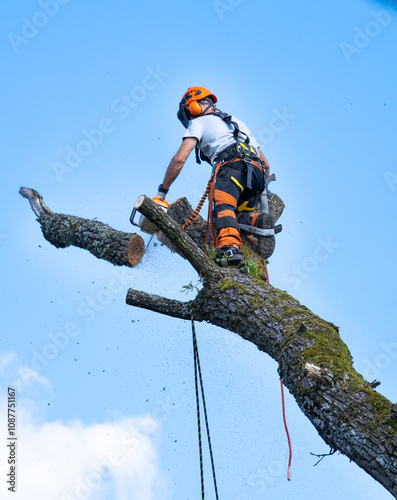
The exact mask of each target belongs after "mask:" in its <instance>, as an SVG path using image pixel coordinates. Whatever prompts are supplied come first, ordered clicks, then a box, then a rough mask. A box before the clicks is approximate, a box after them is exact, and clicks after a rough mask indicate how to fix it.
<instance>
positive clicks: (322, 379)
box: [39, 196, 397, 498]
mask: <svg viewBox="0 0 397 500" xmlns="http://www.w3.org/2000/svg"><path fill="white" fill-rule="evenodd" d="M40 198H41V197H40ZM278 206H279V207H280V206H281V205H278ZM136 208H137V209H138V210H139V211H140V212H141V213H142V214H143V215H144V216H145V217H146V218H147V219H148V220H149V221H150V222H152V223H153V224H155V225H156V227H157V228H158V230H159V232H158V233H157V234H159V235H160V236H161V237H162V238H163V240H164V241H167V242H169V244H170V245H171V246H172V248H174V249H176V250H177V251H178V253H180V254H181V255H183V256H184V258H186V259H187V260H189V262H190V263H191V264H192V266H193V267H194V269H195V270H196V271H197V272H198V274H199V275H200V277H201V278H202V281H203V288H202V289H201V290H200V291H199V292H198V294H197V296H196V297H195V298H194V299H193V300H192V301H190V302H180V301H176V300H170V299H167V298H165V297H160V296H157V295H151V294H148V293H145V292H142V291H137V290H133V289H129V290H128V293H127V298H126V302H127V303H128V304H130V305H133V306H137V307H142V308H145V309H148V310H151V311H155V312H158V313H161V314H166V315H168V316H173V317H177V318H181V319H189V318H190V317H191V315H193V317H194V318H195V320H197V321H207V322H210V323H212V324H214V325H217V326H221V327H223V328H226V329H228V330H230V331H232V332H235V333H237V334H238V335H240V336H241V337H242V338H244V339H246V340H248V341H250V342H253V343H254V344H255V345H256V346H257V347H258V348H259V349H260V350H261V351H264V352H266V353H268V354H269V355H270V356H272V358H274V359H275V360H276V361H277V362H278V363H279V373H280V376H282V378H283V381H284V384H285V385H286V386H287V387H288V389H289V391H290V392H291V394H292V395H293V396H294V397H295V399H296V401H297V403H298V405H299V407H300V408H301V410H302V411H303V413H304V414H305V415H306V416H307V417H308V418H309V419H310V421H311V422H312V423H313V425H314V426H315V428H316V429H317V431H318V433H319V434H320V436H321V437H322V438H323V439H324V441H325V442H326V443H327V444H328V445H329V446H330V447H331V449H332V450H338V451H340V452H341V453H343V454H344V455H346V456H347V457H349V458H350V459H351V460H353V461H354V462H355V463H356V464H357V465H358V466H359V467H361V468H362V469H364V470H365V471H366V472H367V473H368V474H370V475H371V476H372V477H373V478H374V479H376V480H377V481H379V482H380V483H381V484H382V485H383V486H384V487H385V488H386V489H387V490H388V491H389V492H390V493H391V494H392V495H393V496H394V497H396V498H397V479H396V478H397V409H396V408H397V406H396V405H393V404H392V403H391V402H390V401H389V400H388V399H387V398H385V397H384V396H382V395H381V394H379V393H377V392H376V391H375V390H374V388H373V387H372V385H371V384H370V383H369V382H367V381H366V380H364V378H363V377H362V375H360V374H359V373H358V372H356V371H355V369H354V368H353V364H352V357H351V354H350V352H349V349H348V348H347V346H346V345H345V344H344V343H343V341H342V340H341V338H340V336H339V332H338V328H337V327H336V326H335V325H333V324H332V323H330V322H328V321H325V320H323V319H321V318H319V317H318V316H316V315H315V314H313V313H312V312H311V311H310V310H309V309H308V308H307V307H305V306H303V305H301V304H300V303H299V302H298V301H297V300H296V299H294V298H293V297H291V296H290V295H288V294H287V293H286V292H284V291H281V290H278V289H277V288H275V287H272V286H271V285H269V284H268V283H267V282H266V269H265V264H264V262H263V260H262V259H261V258H260V257H259V255H258V254H256V253H255V252H253V251H252V249H250V248H249V247H248V246H247V245H244V249H243V253H244V255H245V258H246V260H247V259H250V260H251V259H252V261H253V262H254V267H252V269H251V271H252V272H253V274H252V273H250V274H245V272H243V271H241V270H238V269H233V268H221V267H219V266H218V265H217V264H215V263H214V262H213V261H212V260H211V259H210V258H209V257H207V256H206V255H205V253H204V251H203V250H204V246H203V237H204V236H203V235H204V233H205V222H204V221H203V220H202V219H201V218H198V219H196V221H195V222H194V223H193V225H192V226H191V227H190V228H189V229H188V230H187V231H182V229H181V227H180V225H181V224H183V223H184V222H185V221H186V219H187V218H188V216H189V215H190V213H189V212H190V211H191V207H190V206H189V205H188V204H187V202H186V201H185V200H178V202H176V203H175V204H173V205H171V206H170V209H169V212H168V215H167V214H166V213H165V212H164V211H163V210H161V209H160V208H159V207H157V205H155V203H153V202H152V200H150V199H148V198H146V197H144V196H142V197H140V198H139V199H138V200H137V203H136ZM271 211H272V210H271ZM281 211H282V208H281ZM280 213H281V212H280ZM169 215H171V216H172V217H173V218H174V220H172V219H171V217H170V216H169ZM41 217H43V216H41ZM41 217H39V220H40V223H41V224H42V225H43V223H42V221H41ZM45 217H50V216H47V215H46V216H44V218H45ZM51 217H52V216H51ZM63 217H67V216H63ZM52 221H53V222H51V220H50V219H48V220H46V224H47V225H48V229H46V231H47V232H51V233H56V232H58V233H59V228H61V230H62V228H63V227H64V226H63V225H60V224H59V223H58V222H57V221H56V219H54V218H52ZM63 224H65V221H64V222H63ZM50 227H51V230H50ZM68 231H69V232H70V231H71V229H69V228H68ZM43 232H44V231H43ZM160 232H161V233H160ZM45 234H46V233H45ZM121 234H124V233H121ZM58 238H60V240H58V239H57V238H56V237H55V236H54V238H53V240H54V241H57V242H59V241H63V240H62V237H61V236H59V235H58ZM50 241H51V240H50ZM54 244H55V243H54ZM109 260H110V261H111V259H109Z"/></svg>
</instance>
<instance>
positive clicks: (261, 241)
mask: <svg viewBox="0 0 397 500" xmlns="http://www.w3.org/2000/svg"><path fill="white" fill-rule="evenodd" d="M259 217H261V218H262V220H261V224H260V225H259V224H258V227H260V228H261V229H274V217H273V215H272V214H261V215H260V216H259ZM275 247H276V238H275V237H274V236H258V250H259V253H260V255H261V257H263V258H264V259H268V258H269V257H270V256H271V255H272V254H273V252H274V249H275Z"/></svg>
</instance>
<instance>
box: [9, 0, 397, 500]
mask: <svg viewBox="0 0 397 500" xmlns="http://www.w3.org/2000/svg"><path fill="white" fill-rule="evenodd" d="M1 9H2V11H3V12H2V15H1V16H0V33H1V37H0V51H1V64H2V71H1V75H2V76H1V81H2V89H3V99H2V116H3V120H2V123H1V127H2V138H3V148H2V152H3V155H2V161H3V169H2V172H3V176H2V186H3V189H2V196H1V199H0V204H1V214H2V218H1V224H0V256H1V260H2V263H3V264H2V271H1V272H2V279H1V292H0V293H1V304H2V334H1V336H0V373H1V387H0V390H1V405H2V408H3V410H2V411H1V417H0V425H1V428H2V433H3V432H5V430H6V421H5V411H6V410H5V406H4V405H5V401H6V394H7V387H8V386H10V385H13V384H15V385H16V387H17V390H18V400H17V401H18V432H19V445H18V446H19V448H18V460H19V462H18V471H19V472H18V474H19V476H18V495H19V497H18V498H20V499H29V500H31V499H33V500H36V499H41V500H47V499H51V500H54V499H61V500H70V499H71V498H73V499H76V498H90V499H93V500H107V499H116V500H122V499H124V498H129V499H133V500H135V499H137V500H138V499H139V500H151V499H156V500H162V499H178V500H179V499H181V500H185V499H186V498H188V499H191V500H192V499H195V498H199V495H200V482H199V464H198V445H197V435H196V432H197V430H196V421H195V419H196V415H195V400H194V379H193V359H192V352H191V338H190V335H191V333H190V325H189V323H188V322H183V321H179V320H175V319H172V318H167V317H163V316H160V315H157V314H154V313H150V312H146V311H143V310H139V309H135V308H131V307H129V306H126V305H125V295H126V291H127V289H128V287H130V286H131V287H133V288H136V289H141V290H145V291H147V292H152V293H158V294H162V295H165V296H167V297H171V298H176V299H179V300H188V299H190V298H192V296H187V297H185V295H184V293H181V290H182V287H183V285H186V284H188V283H189V282H190V281H191V282H192V283H196V281H197V276H196V274H195V272H194V271H193V270H192V269H191V268H190V267H189V265H188V264H187V263H186V262H184V261H182V260H181V259H180V258H179V257H178V256H176V255H173V254H171V253H170V252H169V251H168V250H167V249H166V248H163V247H161V246H160V245H157V246H155V245H154V244H153V243H152V244H151V246H150V248H149V251H148V252H147V254H146V255H145V258H144V260H143V262H142V264H141V265H140V266H139V267H137V268H136V269H132V270H130V269H119V268H115V267H114V266H112V265H110V264H109V263H107V262H103V261H99V260H97V259H95V258H94V257H92V256H91V255H90V254H88V253H87V252H84V251H82V250H79V249H77V248H68V249H56V248H55V247H53V246H51V245H50V244H49V243H48V242H46V241H45V240H44V239H43V236H42V234H41V231H40V226H39V224H38V223H37V222H35V216H34V214H33V212H31V210H30V208H29V206H28V203H27V201H26V200H24V199H22V198H21V197H20V196H19V194H18V190H19V188H20V187H21V186H27V187H31V188H35V189H37V190H38V191H39V192H40V193H41V194H42V195H43V197H44V200H45V202H46V203H47V204H48V206H49V207H50V208H51V209H52V210H54V211H58V212H62V213H70V214H75V215H79V216H81V217H86V218H95V217H96V218H98V219H99V220H101V221H103V222H105V223H107V224H110V225H111V226H113V227H115V228H117V229H119V230H124V231H131V226H130V224H129V215H130V212H131V208H132V206H133V204H134V202H135V200H136V198H137V197H138V196H140V195H141V194H147V195H148V196H154V195H155V194H156V192H157V191H156V190H157V186H158V184H159V183H160V182H161V181H162V178H163V175H164V171H165V168H166V167H167V164H168V162H169V160H170V158H171V157H172V155H173V154H174V153H175V151H176V150H177V148H178V147H179V144H180V141H181V137H182V134H183V131H184V129H183V127H182V125H181V124H180V123H179V122H178V120H177V118H176V111H177V107H178V103H179V100H180V98H181V96H182V94H183V93H184V92H185V91H186V89H187V88H188V87H189V86H191V85H202V86H205V87H208V88H210V89H211V91H212V92H214V93H215V94H216V95H217V96H218V105H219V108H220V109H222V110H223V111H227V112H230V113H232V114H234V115H235V116H237V117H239V118H240V119H242V120H243V121H245V122H246V123H247V125H248V126H249V128H250V129H251V131H252V132H253V134H254V135H255V136H256V138H257V139H258V141H259V143H260V144H261V146H262V149H263V151H264V153H265V155H266V157H267V158H268V160H269V163H270V165H271V171H272V172H274V173H276V176H277V181H276V183H274V184H273V186H272V189H273V191H274V192H276V193H277V194H278V195H279V196H281V198H282V199H283V200H284V201H285V204H286V209H285V212H284V214H283V216H282V219H281V220H280V222H282V224H283V232H282V233H281V234H279V235H278V237H277V246H276V251H275V253H274V255H273V256H272V258H271V262H270V265H269V273H270V280H271V282H272V284H273V285H274V286H276V287H278V288H280V289H283V290H286V291H287V292H289V293H291V294H292V295H293V296H294V297H296V298H297V299H298V300H300V301H301V302H302V303H303V304H305V305H306V306H308V307H309V308H310V309H311V310H312V311H313V312H315V313H316V314H318V315H319V316H321V317H323V318H324V319H327V320H329V321H332V322H333V323H335V324H337V325H338V326H339V327H340V333H341V336H342V338H343V340H344V341H345V342H346V343H347V345H348V346H349V348H350V350H351V352H352V355H353V358H354V365H355V367H356V369H357V370H358V371H360V372H361V373H363V375H364V376H365V377H366V378H367V379H368V380H370V381H371V380H373V379H375V378H376V379H379V380H381V382H382V384H381V385H380V386H379V388H378V390H379V392H381V393H382V394H384V395H385V396H387V397H388V398H389V399H390V400H392V401H394V402H395V401H396V400H397V390H396V386H395V378H396V375H397V367H396V360H397V341H396V326H395V325H396V311H395V304H396V285H395V283H396V281H397V269H396V263H395V247H396V243H397V242H396V233H395V214H396V203H397V146H396V141H395V137H396V125H395V123H396V122H395V116H396V107H397V97H396V91H395V89H396V83H397V82H396V80H397V78H396V76H397V74H396V68H395V63H394V56H393V47H395V46H396V42H397V33H396V22H397V21H396V13H397V9H396V8H395V6H394V3H393V2H380V1H371V0H352V1H350V2H348V3H346V2H342V1H341V0H337V1H334V2H326V3H324V2H323V3H319V2H314V1H312V0H310V1H306V2H304V3H303V4H302V3H301V2H292V1H291V0H289V1H280V2H260V1H259V0H240V1H239V0H233V1H232V0H225V1H220V0H219V1H217V0H213V1H203V2H200V3H199V4H198V3H197V2H192V1H185V2H183V4H182V3H181V2H175V1H173V0H171V1H169V2H154V1H148V2H127V1H126V0H116V1H114V2H110V1H106V0H103V1H102V2H95V3H94V2H76V1H73V0H72V1H70V0H62V1H61V0H42V1H32V0H20V1H19V2H17V3H11V2H9V3H7V4H4V5H3V6H2V7H1ZM209 175H210V171H209V168H207V167H206V166H205V165H202V166H197V165H196V164H195V161H194V158H193V157H192V158H189V160H188V162H187V163H186V165H185V167H184V169H183V172H182V174H181V175H180V177H179V178H178V179H177V181H176V182H175V184H174V185H173V186H172V189H171V191H170V194H169V195H168V199H169V201H173V200H175V199H177V198H178V197H180V196H187V197H188V198H189V200H190V201H191V203H192V204H193V205H195V204H196V203H197V202H198V200H199V199H200V197H201V195H202V193H203V192H204V189H205V186H206V184H207V181H208V177H209ZM144 238H145V240H146V241H147V239H146V236H145V235H144ZM197 332H198V341H199V349H200V354H201V363H202V369H203V372H204V373H203V374H204V383H205V387H206V396H207V405H208V412H209V418H210V425H211V434H212V439H213V448H214V455H215V463H216V467H217V474H218V487H219V494H220V498H228V499H233V500H255V499H260V498H265V497H266V498H285V499H300V498H306V497H308V496H311V495H318V494H319V493H320V492H321V496H322V498H323V499H324V500H328V499H333V498H335V497H338V498H342V499H345V498H346V499H347V498H349V499H356V498H357V499H358V498H359V499H361V500H366V499H368V500H369V499H373V498H377V499H383V498H384V499H387V498H391V496H390V495H389V494H388V493H387V492H386V490H384V489H383V488H382V487H381V486H380V485H378V484H377V483H376V482H375V481H374V480H373V479H372V478H370V477H369V476H368V475H367V474H366V473H365V472H363V471H362V470H360V469H359V468H358V467H357V466H356V465H355V464H353V463H349V461H348V459H347V458H346V457H344V456H342V455H334V456H332V457H329V458H327V459H325V460H323V461H322V462H321V463H320V464H319V465H318V466H317V467H313V464H314V463H315V459H314V457H313V456H311V455H310V452H313V453H325V452H327V451H328V447H327V446H326V445H325V443H324V442H323V441H322V440H321V439H320V438H319V437H318V435H317V432H316V431H315V429H314V428H313V427H312V425H311V424H310V422H309V421H308V420H307V419H306V417H304V416H303V414H302V413H301V412H300V410H299V409H298V407H297V405H296V403H295V402H294V400H293V398H292V397H291V396H290V395H289V393H288V391H286V403H287V418H288V422H289V428H290V433H291V436H292V441H293V447H294V459H293V464H292V481H291V482H288V481H287V480H286V465H287V443H286V439H285V434H284V429H283V425H282V415H281V403H280V389H279V381H278V378H277V372H276V368H277V367H276V363H275V362H274V361H273V360H271V359H270V358H269V357H268V356H267V355H265V354H263V353H260V352H259V351H258V350H257V348H256V347H255V346H253V345H251V344H249V343H247V342H245V341H243V340H241V339H240V338H239V337H237V336H236V335H234V334H232V333H230V332H227V331H225V330H222V329H219V328H215V327H213V326H211V325H205V324H198V325H197ZM2 435H3V434H2ZM6 458H7V457H6V444H5V440H4V439H3V442H2V444H1V451H0V460H1V470H2V471H3V470H6ZM206 458H207V463H208V462H209V459H208V457H206ZM207 472H208V480H207V487H208V497H209V498H211V496H210V494H211V493H210V475H209V473H210V470H209V469H208V471H207ZM0 491H2V492H3V491H6V484H5V480H4V476H2V484H0Z"/></svg>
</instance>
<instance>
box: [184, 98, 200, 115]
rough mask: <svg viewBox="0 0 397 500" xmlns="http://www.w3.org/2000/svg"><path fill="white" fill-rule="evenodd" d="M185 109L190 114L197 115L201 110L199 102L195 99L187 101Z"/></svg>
mask: <svg viewBox="0 0 397 500" xmlns="http://www.w3.org/2000/svg"><path fill="white" fill-rule="evenodd" d="M187 109H188V111H189V113H190V114H191V115H192V116H199V115H201V112H202V111H203V108H202V107H201V105H200V104H199V102H198V101H196V100H193V101H192V102H189V104H188V106H187Z"/></svg>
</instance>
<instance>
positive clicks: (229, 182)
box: [156, 87, 274, 267]
mask: <svg viewBox="0 0 397 500" xmlns="http://www.w3.org/2000/svg"><path fill="white" fill-rule="evenodd" d="M216 102H217V98H216V96H215V95H214V94H212V93H211V92H210V91H209V90H208V89H206V88H203V87H190V88H189V89H188V90H187V91H186V92H185V94H184V95H183V97H182V100H181V102H180V103H179V111H178V113H177V116H178V119H179V120H180V121H181V123H182V125H183V126H184V127H185V128H186V132H185V133H184V135H183V140H182V144H181V146H180V148H179V149H178V151H177V153H176V154H175V156H174V157H173V158H172V159H171V162H170V164H169V165H168V168H167V170H166V173H165V176H164V180H163V182H162V183H161V184H160V186H159V188H158V194H157V196H156V197H157V198H160V201H161V200H165V197H166V195H167V193H168V191H169V188H170V186H171V184H172V183H173V182H174V181H175V179H176V178H177V177H178V175H179V173H180V172H181V170H182V167H183V166H184V164H185V162H186V160H187V158H188V157H189V155H190V153H191V152H192V151H193V149H195V148H196V161H197V162H198V163H201V160H204V161H207V162H208V163H210V164H211V165H212V167H213V170H212V175H213V182H214V209H213V219H214V227H215V231H216V261H217V262H219V261H220V259H224V257H226V258H227V263H228V265H232V266H239V267H240V266H241V265H243V264H244V257H243V254H242V251H241V246H242V242H241V237H240V228H239V224H238V220H239V221H243V222H244V223H245V224H250V225H252V226H256V227H259V228H264V229H267V228H270V226H269V220H268V218H267V217H266V214H259V213H255V214H253V213H252V211H253V210H254V208H255V205H256V202H257V201H258V199H259V196H260V194H261V193H262V191H263V190H264V188H265V177H268V176H269V163H268V161H267V160H266V158H265V156H264V155H263V153H262V151H261V150H260V148H259V145H258V142H257V141H256V139H255V138H254V136H253V135H252V133H251V132H250V130H249V129H248V127H247V126H246V125H245V123H243V122H242V121H241V120H239V119H238V118H235V117H234V116H231V115H228V114H227V113H223V112H222V111H220V110H219V109H218V108H216V107H215V103H216ZM272 238H274V236H272Z"/></svg>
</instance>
